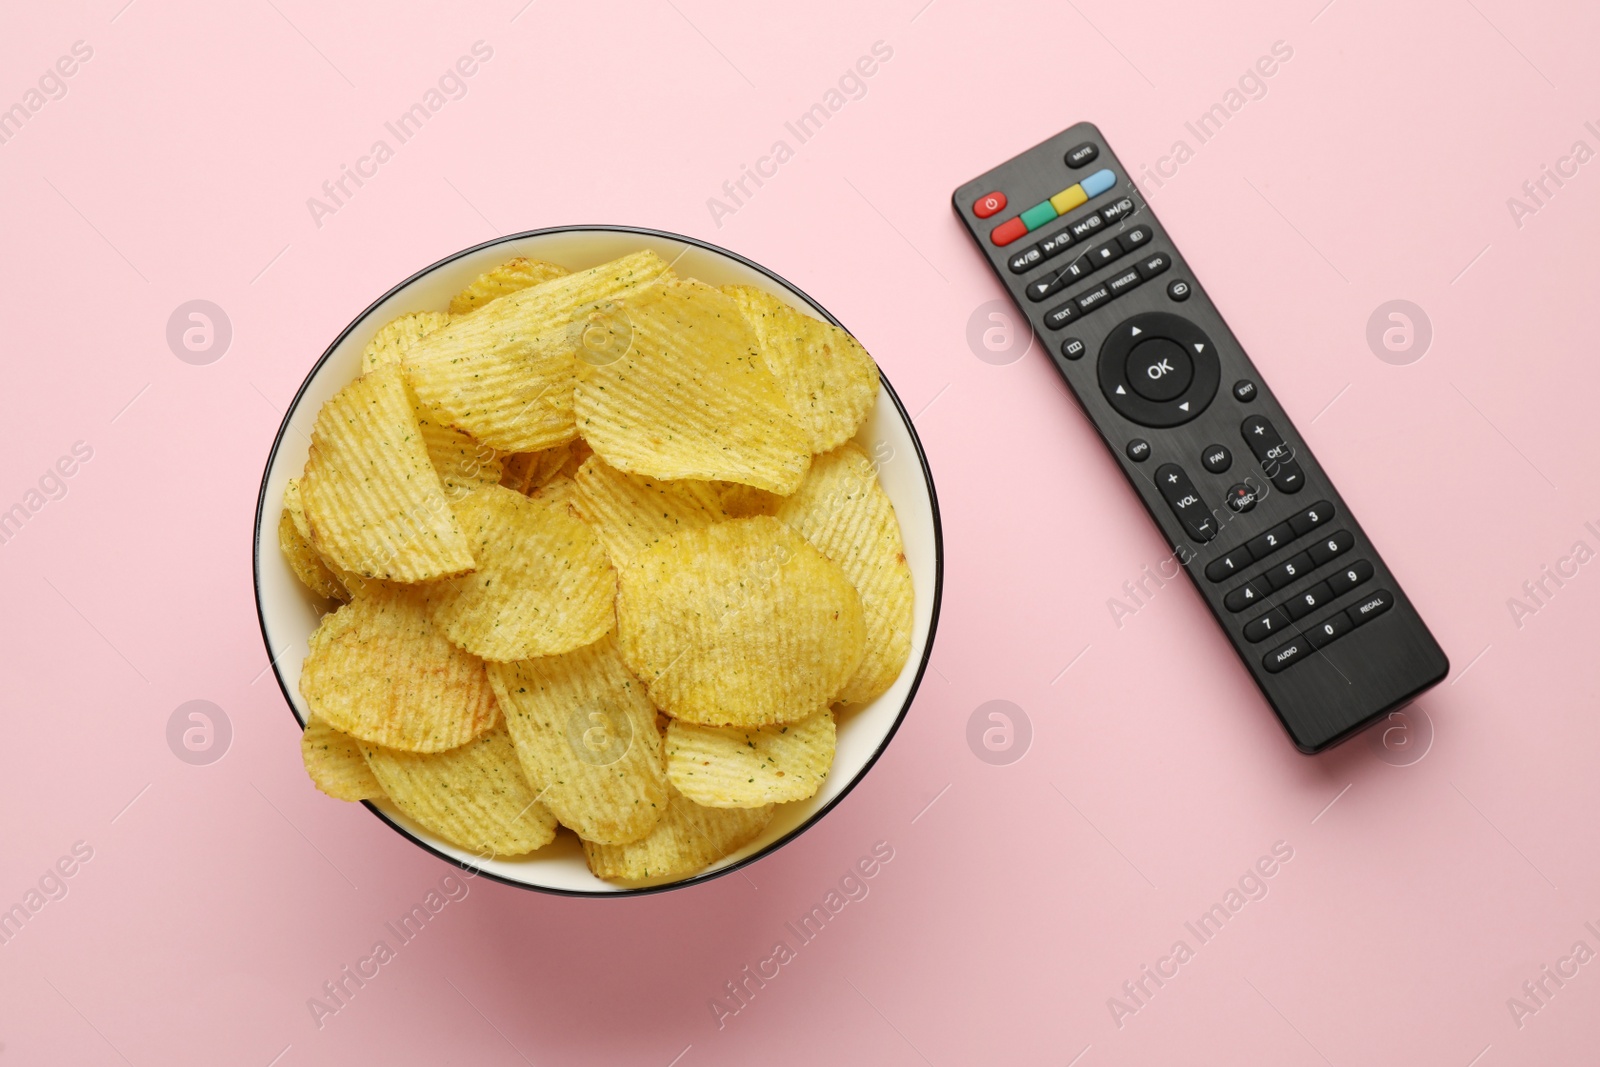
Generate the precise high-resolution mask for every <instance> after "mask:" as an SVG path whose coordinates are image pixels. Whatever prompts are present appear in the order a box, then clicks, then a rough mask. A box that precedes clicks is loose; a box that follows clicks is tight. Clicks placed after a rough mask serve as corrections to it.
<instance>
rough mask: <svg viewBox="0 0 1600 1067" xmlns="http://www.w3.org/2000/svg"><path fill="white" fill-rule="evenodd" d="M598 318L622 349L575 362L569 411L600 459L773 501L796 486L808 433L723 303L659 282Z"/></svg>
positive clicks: (705, 290)
mask: <svg viewBox="0 0 1600 1067" xmlns="http://www.w3.org/2000/svg"><path fill="white" fill-rule="evenodd" d="M604 319H605V322H606V328H607V329H609V330H610V331H611V332H612V333H613V334H622V333H625V334H626V336H627V338H628V342H629V343H628V345H627V346H626V350H625V351H622V352H620V354H619V353H617V352H614V351H609V350H608V354H606V355H605V356H603V357H602V356H589V355H586V357H585V358H583V359H580V360H578V361H577V374H578V388H577V395H576V400H575V402H574V405H575V411H576V416H577V425H578V430H579V432H581V433H582V435H583V439H584V440H585V441H587V442H588V443H589V446H590V447H591V448H593V449H594V450H595V452H597V453H598V454H599V455H600V456H602V457H604V459H605V461H606V462H607V463H609V464H611V465H612V466H613V467H616V468H618V469H619V470H624V471H627V472H629V473H630V474H639V475H643V476H645V477H648V478H660V479H677V478H698V479H705V480H719V481H728V482H740V483H743V484H745V485H753V486H756V487H757V488H760V489H769V490H771V491H773V492H775V493H789V492H792V491H793V490H794V488H795V486H797V485H799V484H800V479H801V478H803V477H804V476H805V473H806V467H807V466H809V465H810V462H811V454H810V449H809V448H808V447H807V443H806V441H807V438H806V434H805V432H804V431H803V430H802V429H801V426H800V423H799V422H798V421H797V420H796V418H795V414H794V412H793V411H792V410H791V409H790V407H789V401H788V400H787V399H786V398H785V396H784V392H783V387H782V386H781V385H780V384H779V382H778V380H777V379H776V378H775V377H774V376H773V374H772V372H771V371H770V370H768V369H767V366H766V364H765V363H764V362H763V361H762V359H761V356H760V355H759V353H758V352H757V347H758V343H757V341H756V336H755V333H754V332H753V331H752V330H751V329H750V326H749V324H748V323H747V322H746V321H745V319H744V316H743V315H742V314H741V313H740V312H739V305H738V304H737V303H736V302H735V301H734V300H733V298H732V297H730V296H728V295H727V294H725V293H723V292H721V291H719V290H717V289H714V288H712V287H711V286H709V285H705V284H702V283H701V282H697V281H692V280H685V281H680V280H678V279H675V278H673V279H667V280H664V281H662V282H660V283H658V284H655V285H650V286H646V287H644V288H642V289H639V290H637V291H635V292H633V293H631V294H629V295H628V296H627V297H626V298H625V299H624V300H623V301H622V307H621V309H620V310H619V311H615V312H609V313H606V315H605V316H604ZM597 321H598V320H597ZM595 328H598V327H597V326H595V325H591V327H590V329H595ZM585 336H586V337H587V334H586V335H585ZM586 343H587V342H586ZM602 347H604V346H602Z"/></svg>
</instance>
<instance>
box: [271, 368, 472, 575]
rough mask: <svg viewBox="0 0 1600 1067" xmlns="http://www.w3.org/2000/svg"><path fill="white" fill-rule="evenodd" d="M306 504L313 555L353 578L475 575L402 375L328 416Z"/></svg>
mask: <svg viewBox="0 0 1600 1067" xmlns="http://www.w3.org/2000/svg"><path fill="white" fill-rule="evenodd" d="M300 495H301V498H302V500H303V501H304V504H305V511H306V520H307V521H308V522H309V523H310V531H311V544H312V546H313V547H315V548H316V550H317V551H318V552H319V553H321V554H322V556H323V558H324V559H326V560H328V561H329V562H330V563H333V564H337V565H338V566H339V567H342V568H344V569H345V570H349V571H354V572H356V573H357V574H361V575H365V576H366V577H368V578H389V579H393V580H395V581H401V582H420V581H425V580H427V579H430V578H438V577H441V576H443V575H446V574H458V573H460V572H461V571H465V570H470V569H471V568H472V552H471V550H469V549H468V548H467V540H466V538H465V537H463V536H462V535H461V528H460V526H459V525H458V524H457V523H456V517H455V513H454V512H452V511H451V510H450V505H449V503H448V502H447V501H446V499H445V495H444V483H443V482H442V481H440V479H439V474H438V472H437V471H435V470H434V468H433V463H432V461H431V460H430V459H429V457H428V449H427V445H426V443H425V442H424V440H423V437H422V432H421V430H420V429H419V428H418V426H417V418H416V415H415V413H414V412H413V411H412V403H411V396H410V391H409V390H408V389H407V388H406V384H405V380H404V378H403V377H402V376H401V372H400V368H399V367H392V366H391V367H380V368H378V369H377V370H375V371H373V372H372V373H370V374H368V375H366V376H364V377H361V378H357V379H356V380H355V381H353V382H351V383H350V384H349V385H347V386H345V387H344V388H343V389H341V390H339V392H338V394H337V395H335V396H334V398H333V399H332V400H329V401H328V402H327V403H326V404H324V405H323V406H322V410H321V411H320V412H318V413H317V422H316V426H315V428H313V429H312V431H311V452H310V456H309V457H308V458H307V460H306V471H305V476H304V477H303V478H302V479H301V481H300Z"/></svg>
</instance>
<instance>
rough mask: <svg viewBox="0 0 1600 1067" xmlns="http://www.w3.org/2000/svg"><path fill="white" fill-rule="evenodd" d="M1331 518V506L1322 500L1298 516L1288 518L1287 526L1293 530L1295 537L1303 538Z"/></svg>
mask: <svg viewBox="0 0 1600 1067" xmlns="http://www.w3.org/2000/svg"><path fill="white" fill-rule="evenodd" d="M1331 518H1333V505H1332V504H1330V503H1328V502H1327V501H1326V500H1324V501H1323V502H1322V503H1320V504H1312V505H1311V506H1310V507H1309V508H1306V509H1305V510H1304V511H1302V512H1301V513H1300V514H1298V515H1292V516H1290V518H1289V525H1290V526H1291V527H1293V529H1294V535H1295V536H1296V537H1304V536H1305V535H1306V534H1308V533H1310V532H1311V531H1312V530H1315V529H1316V528H1317V527H1318V526H1321V525H1322V524H1323V523H1325V522H1327V521H1328V520H1329V519H1331Z"/></svg>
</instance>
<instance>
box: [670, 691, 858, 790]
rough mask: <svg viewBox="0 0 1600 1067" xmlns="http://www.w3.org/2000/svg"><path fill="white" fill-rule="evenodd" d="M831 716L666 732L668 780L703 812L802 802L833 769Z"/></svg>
mask: <svg viewBox="0 0 1600 1067" xmlns="http://www.w3.org/2000/svg"><path fill="white" fill-rule="evenodd" d="M834 737H835V735H834V726H833V712H832V711H830V710H828V709H827V708H823V709H822V710H821V711H818V712H817V713H816V714H814V715H811V716H809V717H807V718H804V719H801V720H800V721H799V722H794V723H781V724H778V725H774V726H751V727H743V728H741V727H738V726H697V725H695V724H694V723H689V722H678V721H673V722H672V723H671V724H670V725H669V726H668V727H667V743H666V749H667V777H668V778H669V779H670V780H671V781H672V784H673V786H674V787H676V788H677V790H678V792H680V793H682V794H683V795H684V796H685V797H688V798H689V799H690V800H692V801H694V802H695V803H696V804H699V805H700V806H702V807H706V808H759V807H761V806H763V805H765V804H784V803H787V802H789V801H791V800H805V799H806V798H807V797H810V796H813V795H814V794H815V793H816V791H817V790H818V789H820V788H822V783H823V782H824V781H825V780H826V779H827V777H828V768H829V767H831V766H833V747H834Z"/></svg>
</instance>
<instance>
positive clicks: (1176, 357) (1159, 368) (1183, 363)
mask: <svg viewBox="0 0 1600 1067" xmlns="http://www.w3.org/2000/svg"><path fill="white" fill-rule="evenodd" d="M1193 378H1194V361H1193V360H1191V359H1190V358H1189V353H1187V352H1185V351H1184V350H1183V346H1182V345H1179V344H1178V343H1177V342H1176V341H1171V340H1168V339H1167V338H1165V337H1151V338H1149V339H1147V340H1144V341H1140V342H1139V343H1138V344H1136V345H1134V347H1133V351H1132V352H1129V353H1128V384H1129V385H1130V386H1132V387H1133V391H1134V392H1136V393H1138V394H1139V395H1140V396H1142V397H1144V398H1145V399H1146V400H1154V401H1157V402H1164V401H1168V400H1175V399H1177V398H1178V397H1180V396H1182V395H1183V391H1184V390H1185V389H1187V388H1189V382H1190V381H1192V380H1193Z"/></svg>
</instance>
